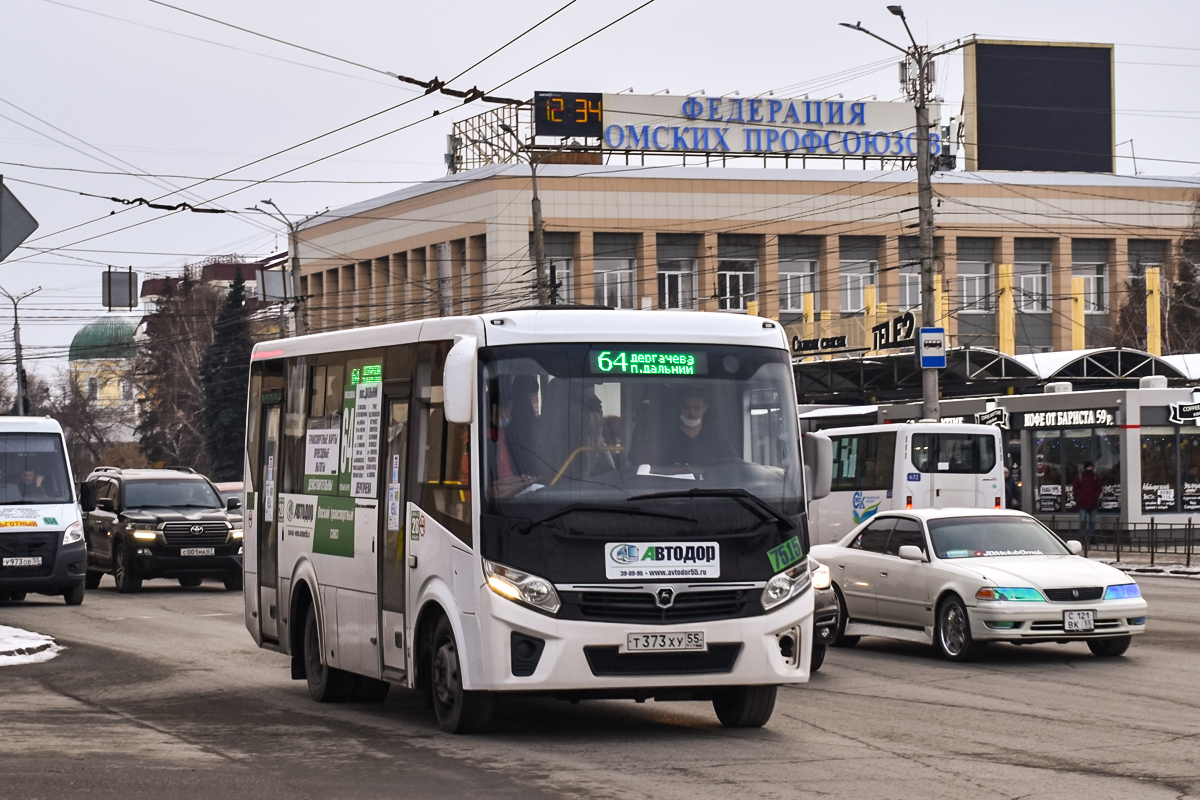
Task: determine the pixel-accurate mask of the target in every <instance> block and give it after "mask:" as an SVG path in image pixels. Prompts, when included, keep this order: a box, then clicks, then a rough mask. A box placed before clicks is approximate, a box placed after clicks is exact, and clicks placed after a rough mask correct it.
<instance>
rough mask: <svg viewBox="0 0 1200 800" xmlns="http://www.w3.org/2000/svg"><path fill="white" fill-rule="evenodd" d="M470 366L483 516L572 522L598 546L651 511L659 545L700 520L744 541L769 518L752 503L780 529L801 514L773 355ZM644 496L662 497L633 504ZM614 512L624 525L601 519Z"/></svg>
mask: <svg viewBox="0 0 1200 800" xmlns="http://www.w3.org/2000/svg"><path fill="white" fill-rule="evenodd" d="M480 362H481V367H480V368H481V371H482V381H483V402H484V406H483V408H484V414H485V416H484V425H483V426H482V428H483V442H482V445H483V447H482V452H483V455H484V461H483V469H482V476H483V489H484V511H485V514H495V515H500V516H504V517H515V518H523V519H533V520H537V519H545V518H548V517H550V516H555V517H557V518H561V517H562V516H563V515H564V514H571V513H575V512H576V511H579V512H580V513H584V514H588V515H592V516H593V518H595V519H596V520H597V527H599V528H600V529H601V530H597V531H596V533H597V534H600V535H603V534H604V533H611V532H612V530H613V528H614V526H620V527H621V528H623V529H625V530H628V528H629V527H630V526H633V527H642V526H641V525H639V524H638V520H633V519H630V516H637V515H638V514H639V509H642V510H645V509H648V508H651V505H652V507H653V509H655V511H656V512H657V513H661V517H655V518H653V521H651V520H649V519H647V520H642V521H641V522H643V523H644V524H646V525H653V526H658V530H660V531H662V528H663V526H666V527H668V528H669V527H671V526H672V525H673V524H674V525H682V526H687V525H692V526H693V527H694V524H695V523H694V520H695V518H696V517H697V516H698V515H699V516H703V517H705V518H706V522H707V519H708V518H711V516H712V514H710V511H711V512H714V513H715V515H716V516H721V517H724V518H726V519H727V521H728V526H729V527H728V529H729V530H733V529H739V528H744V527H745V526H746V525H747V524H749V523H748V521H747V520H750V521H753V520H755V519H762V518H764V516H770V514H769V513H766V512H764V511H763V509H762V508H761V507H759V508H758V510H757V511H756V510H753V508H752V506H753V505H754V503H758V502H759V501H765V503H767V504H768V511H769V510H774V511H775V512H776V513H779V514H783V515H788V516H794V515H797V514H799V513H800V511H801V505H802V494H801V491H802V490H801V485H802V484H801V470H800V456H799V452H798V450H799V447H798V436H797V432H796V415H795V411H794V408H795V398H794V396H793V394H792V389H791V386H792V384H791V380H790V372H791V364H790V362H789V359H788V354H787V353H786V352H784V351H782V350H773V349H769V348H760V347H738V346H722V345H710V344H705V345H696V346H679V345H663V344H651V343H646V344H629V343H619V344H536V345H508V346H503V347H492V348H484V349H483V350H481V351H480ZM746 493H748V494H749V495H753V497H754V498H755V499H754V500H750V499H748V498H747V497H746V496H745V494H746ZM651 495H663V497H661V498H657V499H656V501H655V502H654V503H653V504H647V503H639V502H637V501H638V500H639V499H647V498H649V496H651ZM715 506H719V507H720V510H716V509H715V508H714V507H715ZM613 512H615V513H621V514H624V515H626V516H625V517H624V518H622V519H621V520H615V519H613V518H611V517H605V514H608V513H613ZM595 515H599V516H598V517H597V516H595ZM644 516H647V517H649V516H651V512H649V511H646V512H645V514H644ZM719 527H720V526H719ZM626 535H629V534H628V533H626ZM789 535H790V534H789Z"/></svg>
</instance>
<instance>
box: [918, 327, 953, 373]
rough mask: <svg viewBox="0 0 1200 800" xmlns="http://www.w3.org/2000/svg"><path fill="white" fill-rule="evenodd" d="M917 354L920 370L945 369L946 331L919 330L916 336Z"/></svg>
mask: <svg viewBox="0 0 1200 800" xmlns="http://www.w3.org/2000/svg"><path fill="white" fill-rule="evenodd" d="M917 353H918V354H919V356H920V358H921V369H945V368H946V329H945V328H921V332H920V334H919V335H918V336H917Z"/></svg>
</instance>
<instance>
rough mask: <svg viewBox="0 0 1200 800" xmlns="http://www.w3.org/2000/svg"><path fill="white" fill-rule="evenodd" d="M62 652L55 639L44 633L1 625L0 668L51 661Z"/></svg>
mask: <svg viewBox="0 0 1200 800" xmlns="http://www.w3.org/2000/svg"><path fill="white" fill-rule="evenodd" d="M61 650H62V647H61V646H60V645H59V644H58V643H56V642H55V641H54V639H53V638H51V637H49V636H46V635H45V634H43V633H34V632H33V631H26V630H21V629H20V628H10V627H8V626H7V625H0V667H7V666H10V665H12V664H36V663H38V662H39V661H49V660H50V659H52V658H54V657H55V656H56V655H58V654H59V652H60V651H61Z"/></svg>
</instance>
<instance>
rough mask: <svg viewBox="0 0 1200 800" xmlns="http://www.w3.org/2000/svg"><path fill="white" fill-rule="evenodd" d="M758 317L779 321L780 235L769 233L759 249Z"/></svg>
mask: <svg viewBox="0 0 1200 800" xmlns="http://www.w3.org/2000/svg"><path fill="white" fill-rule="evenodd" d="M756 278H757V280H758V293H757V294H758V296H757V298H755V299H757V300H758V315H759V316H760V317H769V318H770V319H779V287H780V284H779V234H777V233H768V234H766V235H764V236H763V238H762V246H761V247H760V248H759V249H758V275H757V276H756Z"/></svg>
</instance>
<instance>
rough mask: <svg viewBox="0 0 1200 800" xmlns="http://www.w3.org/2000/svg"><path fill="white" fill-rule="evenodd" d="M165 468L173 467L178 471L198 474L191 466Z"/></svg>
mask: <svg viewBox="0 0 1200 800" xmlns="http://www.w3.org/2000/svg"><path fill="white" fill-rule="evenodd" d="M163 469H173V470H175V471H176V472H190V473H192V474H193V475H195V474H196V470H194V469H192V468H191V467H163Z"/></svg>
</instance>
